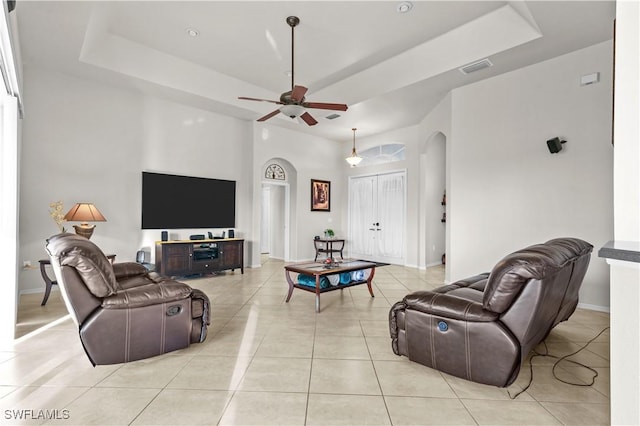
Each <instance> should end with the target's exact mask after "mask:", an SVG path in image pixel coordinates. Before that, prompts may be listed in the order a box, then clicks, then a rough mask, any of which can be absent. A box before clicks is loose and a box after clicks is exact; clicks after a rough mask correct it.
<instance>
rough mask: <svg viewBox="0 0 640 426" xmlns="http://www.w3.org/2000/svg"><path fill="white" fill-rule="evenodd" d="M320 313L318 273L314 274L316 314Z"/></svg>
mask: <svg viewBox="0 0 640 426" xmlns="http://www.w3.org/2000/svg"><path fill="white" fill-rule="evenodd" d="M318 313H320V275H316V314H318Z"/></svg>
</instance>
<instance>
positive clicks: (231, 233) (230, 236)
mask: <svg viewBox="0 0 640 426" xmlns="http://www.w3.org/2000/svg"><path fill="white" fill-rule="evenodd" d="M235 237H236V233H235V231H234V230H233V229H229V238H235Z"/></svg>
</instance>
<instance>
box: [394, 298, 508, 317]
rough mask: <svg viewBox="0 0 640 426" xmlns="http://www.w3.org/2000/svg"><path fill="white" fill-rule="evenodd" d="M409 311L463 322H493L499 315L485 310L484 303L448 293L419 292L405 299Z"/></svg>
mask: <svg viewBox="0 0 640 426" xmlns="http://www.w3.org/2000/svg"><path fill="white" fill-rule="evenodd" d="M403 302H404V303H405V304H406V306H407V308H408V309H413V310H416V311H420V312H424V313H426V314H432V315H437V316H441V317H446V318H451V319H458V320H462V321H475V322H491V321H495V320H496V319H497V318H498V317H499V315H498V314H497V313H495V312H491V311H487V310H485V309H483V307H482V303H479V302H474V301H472V300H466V299H462V298H460V297H456V296H451V295H448V294H446V293H433V292H431V291H417V292H415V293H411V294H409V295H407V296H405V298H404V299H403Z"/></svg>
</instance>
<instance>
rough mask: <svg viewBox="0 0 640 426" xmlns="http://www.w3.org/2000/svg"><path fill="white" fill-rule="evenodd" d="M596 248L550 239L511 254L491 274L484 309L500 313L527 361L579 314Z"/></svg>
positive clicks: (569, 241) (577, 242) (566, 239)
mask: <svg viewBox="0 0 640 426" xmlns="http://www.w3.org/2000/svg"><path fill="white" fill-rule="evenodd" d="M592 249H593V246H591V245H590V244H589V243H587V242H585V241H582V240H578V239H572V238H562V239H556V240H551V241H548V242H546V243H544V244H536V245H534V246H530V247H527V248H525V249H523V250H519V251H516V252H514V253H512V254H510V255H508V256H507V257H505V258H504V259H503V260H502V261H500V262H499V263H498V264H497V265H496V267H495V268H494V270H493V271H492V272H491V275H490V276H489V280H488V282H487V287H486V289H485V294H484V299H483V302H484V306H485V309H489V310H492V311H494V312H499V313H501V317H500V321H501V322H502V323H503V324H505V326H506V327H507V328H508V329H509V330H510V331H511V333H513V335H514V336H515V337H516V338H517V339H518V341H519V342H520V344H521V346H522V349H523V356H526V354H528V353H529V351H530V350H531V349H532V348H533V347H535V345H537V344H538V343H539V342H540V341H542V340H544V338H545V337H546V336H547V334H548V333H549V332H550V331H551V329H552V328H553V327H554V326H555V325H556V324H558V322H560V321H564V320H566V319H567V318H568V317H569V316H570V315H571V314H572V313H573V311H574V310H575V308H576V306H577V304H578V292H579V289H580V285H581V283H582V279H583V278H584V275H585V273H586V269H587V267H588V264H589V259H590V253H591V250H592Z"/></svg>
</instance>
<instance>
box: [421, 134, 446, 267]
mask: <svg viewBox="0 0 640 426" xmlns="http://www.w3.org/2000/svg"><path fill="white" fill-rule="evenodd" d="M446 140H447V138H446V136H445V135H444V134H443V133H442V132H436V133H434V134H432V135H431V136H430V137H429V139H427V141H426V143H425V144H424V147H423V149H422V151H421V153H420V198H421V203H420V210H421V212H420V229H421V230H422V232H420V259H419V260H420V264H419V266H420V268H428V267H431V266H436V265H440V264H441V263H443V260H445V257H446V235H447V205H446V204H447V201H446V200H447V196H446V188H447V179H446V175H447V171H446ZM449 198H450V197H449Z"/></svg>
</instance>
